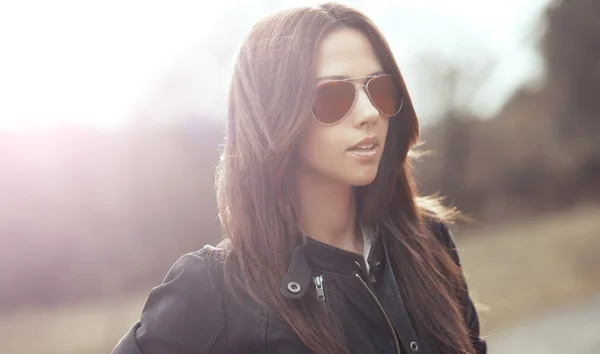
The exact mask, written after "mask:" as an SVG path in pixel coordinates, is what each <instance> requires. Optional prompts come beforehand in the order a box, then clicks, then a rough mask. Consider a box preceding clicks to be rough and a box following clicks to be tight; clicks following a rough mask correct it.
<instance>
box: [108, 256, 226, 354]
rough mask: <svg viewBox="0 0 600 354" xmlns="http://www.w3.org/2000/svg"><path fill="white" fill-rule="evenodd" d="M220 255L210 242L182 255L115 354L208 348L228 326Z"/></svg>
mask: <svg viewBox="0 0 600 354" xmlns="http://www.w3.org/2000/svg"><path fill="white" fill-rule="evenodd" d="M220 258H221V251H220V250H219V249H216V248H215V247H212V246H210V245H207V246H204V247H203V248H202V249H200V250H198V251H194V252H190V253H187V254H184V255H182V256H181V257H180V258H179V259H178V260H177V261H176V262H175V263H174V264H173V265H172V266H171V268H170V269H169V271H168V272H167V275H166V276H165V278H164V280H163V281H162V283H161V284H160V285H158V286H156V287H154V288H153V289H152V290H151V291H150V294H149V295H148V298H147V300H146V303H145V305H144V307H143V309H142V314H141V316H140V320H139V321H138V322H137V323H136V324H135V325H134V326H133V327H132V328H131V330H130V331H129V333H127V334H126V335H125V336H124V337H123V339H121V341H120V342H119V344H118V345H117V347H116V348H115V350H114V351H113V354H134V353H135V354H139V353H145V354H152V353H167V352H171V353H208V352H210V351H211V348H212V347H213V346H214V345H215V343H216V341H217V338H218V337H219V335H220V333H221V332H222V331H223V329H224V327H225V324H226V315H225V310H224V299H223V290H222V289H223V285H222V283H223V277H222V271H221V269H222V266H221V265H222V264H221V259H220Z"/></svg>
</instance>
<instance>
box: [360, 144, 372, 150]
mask: <svg viewBox="0 0 600 354" xmlns="http://www.w3.org/2000/svg"><path fill="white" fill-rule="evenodd" d="M374 146H375V145H373V144H366V145H359V146H357V147H356V148H355V149H361V150H371V149H372V148H373V147H374Z"/></svg>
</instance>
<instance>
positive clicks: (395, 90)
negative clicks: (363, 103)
mask: <svg viewBox="0 0 600 354" xmlns="http://www.w3.org/2000/svg"><path fill="white" fill-rule="evenodd" d="M362 78H365V79H368V80H367V82H366V83H365V84H364V85H355V84H353V83H352V82H350V81H349V80H355V79H362ZM362 86H364V87H365V91H366V93H367V96H368V97H369V100H370V101H371V103H372V104H373V106H375V108H377V110H378V111H379V112H380V113H381V114H382V115H384V116H386V117H392V116H395V115H396V114H398V113H400V110H401V109H402V104H403V103H404V98H403V97H402V95H401V91H400V89H399V87H398V85H397V84H396V82H395V80H394V78H393V77H392V75H390V74H382V75H375V76H365V77H356V78H349V79H343V80H330V81H326V82H323V83H321V84H318V85H317V86H316V88H315V99H314V101H313V106H312V115H313V117H314V118H315V119H316V120H317V121H318V122H319V123H321V124H325V125H332V124H335V123H338V122H340V121H341V120H342V119H344V118H345V117H346V116H347V115H348V113H350V111H351V110H352V107H354V102H355V101H356V92H357V91H358V88H359V87H362Z"/></svg>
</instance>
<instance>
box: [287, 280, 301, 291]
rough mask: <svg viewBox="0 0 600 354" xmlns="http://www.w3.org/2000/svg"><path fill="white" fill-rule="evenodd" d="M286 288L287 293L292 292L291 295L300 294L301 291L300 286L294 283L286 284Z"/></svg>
mask: <svg viewBox="0 0 600 354" xmlns="http://www.w3.org/2000/svg"><path fill="white" fill-rule="evenodd" d="M287 288H288V290H289V291H291V292H293V293H297V292H300V290H301V289H302V287H301V286H300V284H298V283H296V282H295V281H291V282H289V283H288V285H287Z"/></svg>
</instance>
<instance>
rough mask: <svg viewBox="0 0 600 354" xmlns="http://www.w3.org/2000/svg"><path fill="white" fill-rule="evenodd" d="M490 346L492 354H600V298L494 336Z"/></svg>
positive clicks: (491, 337) (490, 340) (489, 340)
mask: <svg viewBox="0 0 600 354" xmlns="http://www.w3.org/2000/svg"><path fill="white" fill-rule="evenodd" d="M488 342H489V346H490V350H489V353H490V354H517V353H527V354H564V353H577V354H599V353H600V297H599V298H598V299H597V300H596V301H594V302H592V303H590V304H587V305H585V306H581V307H579V308H572V309H568V310H562V311H557V312H553V313H550V314H547V315H545V316H544V317H543V318H538V319H536V320H531V321H527V322H524V323H521V324H519V325H516V326H513V327H511V328H510V329H508V330H505V331H503V332H502V333H497V334H494V335H490V337H489V338H488Z"/></svg>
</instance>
